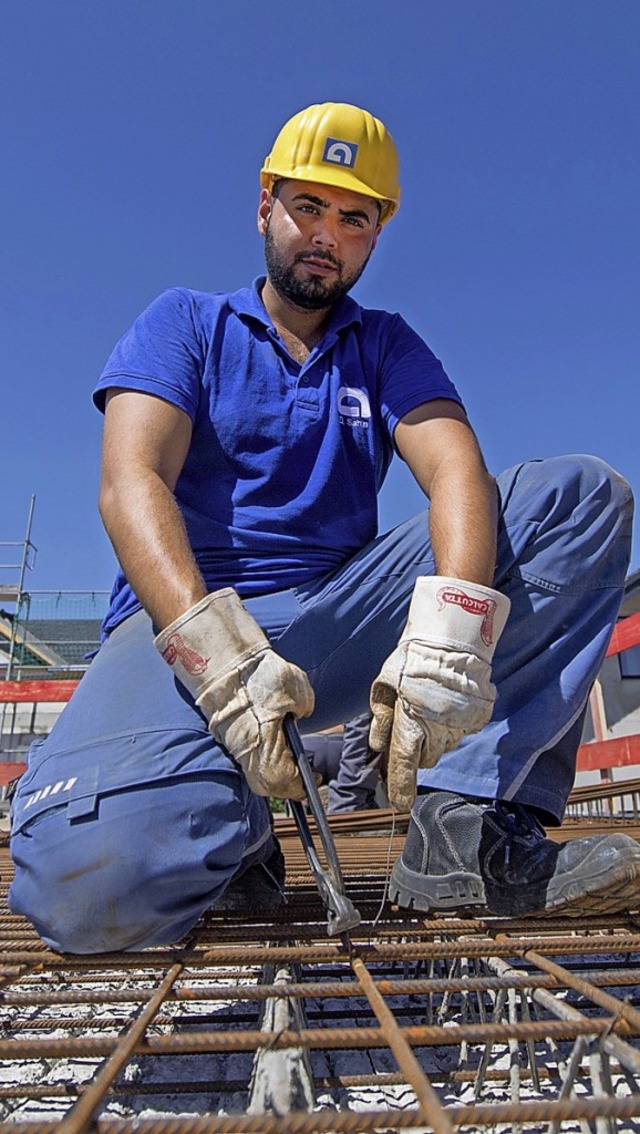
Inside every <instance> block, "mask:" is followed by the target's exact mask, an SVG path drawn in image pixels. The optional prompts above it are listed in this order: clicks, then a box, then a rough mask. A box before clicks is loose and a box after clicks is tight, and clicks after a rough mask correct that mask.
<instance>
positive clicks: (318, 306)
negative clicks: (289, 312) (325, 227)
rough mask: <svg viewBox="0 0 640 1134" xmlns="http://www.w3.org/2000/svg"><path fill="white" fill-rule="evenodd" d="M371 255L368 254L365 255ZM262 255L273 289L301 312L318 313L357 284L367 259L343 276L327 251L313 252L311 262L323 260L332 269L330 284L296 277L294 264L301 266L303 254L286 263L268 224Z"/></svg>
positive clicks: (321, 279)
mask: <svg viewBox="0 0 640 1134" xmlns="http://www.w3.org/2000/svg"><path fill="white" fill-rule="evenodd" d="M370 255H371V253H369V256H370ZM264 256H265V261H266V264H267V273H268V275H269V279H270V280H271V283H272V285H273V287H274V288H275V290H276V291H277V292H278V294H279V295H281V296H282V297H283V298H284V299H287V300H288V301H289V303H293V304H294V305H295V306H296V307H302V308H303V309H304V310H305V311H321V310H322V309H323V308H325V307H332V306H333V304H334V303H337V302H338V300H339V299H342V297H343V295H346V294H347V292H349V291H351V288H352V287H353V286H354V285H355V284H356V283H357V282H358V280H359V279H360V276H361V275H362V273H363V272H364V270H365V268H366V266H367V264H368V263H369V256H367V258H366V259H365V260H364V262H363V263H362V264H361V265H360V267H359V268H358V269H357V270H356V271H355V272H352V273H351V275H350V276H345V275H344V265H343V263H342V261H341V260H338V259H337V258H336V257H335V256H332V255H331V253H330V252H314V253H313V258H314V259H315V260H324V261H326V263H328V264H331V266H332V267H333V268H335V270H336V277H337V278H336V279H334V280H333V281H332V282H329V281H328V280H326V279H324V278H323V277H321V276H314V275H311V274H310V275H308V276H306V277H305V278H299V277H298V276H297V275H296V273H295V267H296V264H300V263H304V260H305V258H306V254H305V253H304V252H299V253H298V255H297V256H294V258H293V261H292V263H290V264H288V263H287V262H286V260H285V259H284V257H283V256H282V255H281V253H280V250H279V248H278V247H277V245H276V242H275V240H274V238H273V236H272V234H271V232H270V225H268V226H267V231H266V233H265V238H264Z"/></svg>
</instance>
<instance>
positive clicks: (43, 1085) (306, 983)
mask: <svg viewBox="0 0 640 1134" xmlns="http://www.w3.org/2000/svg"><path fill="white" fill-rule="evenodd" d="M598 822H600V820H598ZM617 822H618V826H620V825H621V824H624V822H625V820H624V819H622V820H618V821H617ZM633 822H635V818H634V817H632V818H631V820H630V821H629V824H628V825H627V826H625V829H630V827H631V824H633ZM590 823H591V820H589V819H588V818H587V819H586V820H585V821H584V822H583V821H582V820H579V821H578V820H572V825H571V833H572V834H573V833H574V830H575V833H577V834H582V833H584V829H585V824H586V827H587V829H589V830H593V824H591V826H589V824H590ZM278 826H279V831H280V833H281V835H282V838H283V846H284V851H285V858H286V860H287V868H288V893H289V904H288V905H287V906H286V907H285V908H284V910H282V911H281V912H279V913H278V914H277V915H276V916H275V917H274V916H273V915H269V916H267V915H262V916H261V914H260V911H251V913H247V914H246V915H245V916H240V915H238V916H237V917H234V916H231V915H229V914H228V913H225V915H224V917H222V916H220V915H217V914H216V913H215V912H214V911H213V912H211V913H210V914H209V915H208V916H207V917H206V918H204V919H203V920H202V921H201V922H200V923H199V924H198V926H197V927H196V929H195V930H194V931H193V932H192V933H191V934H190V936H189V937H188V939H187V940H185V941H184V942H182V943H180V945H179V946H177V947H175V948H167V949H151V950H146V951H144V952H143V953H140V954H130V953H127V954H118V955H116V954H113V955H105V956H101V957H79V956H74V957H72V956H64V957H61V956H59V955H58V954H56V953H54V952H52V951H51V950H49V949H47V948H46V947H45V946H44V945H43V944H42V942H40V940H39V939H38V937H37V936H36V934H35V933H34V931H33V930H32V929H31V927H30V926H29V925H28V924H27V923H26V922H25V921H24V920H23V919H21V918H19V917H16V916H14V915H11V914H10V913H9V912H8V910H7V909H6V900H5V895H6V883H7V880H8V878H9V876H10V864H9V860H8V854H7V852H6V849H4V850H2V849H0V874H1V876H2V880H3V882H2V887H0V890H1V892H0V899H1V901H2V903H3V904H2V905H1V906H0V943H1V944H2V951H1V953H0V1021H1V1022H2V1029H1V1030H0V1134H9V1132H11V1134H20V1132H21V1131H24V1132H25V1134H53V1132H54V1131H55V1134H84V1132H85V1131H89V1130H96V1129H97V1130H98V1131H100V1132H103V1134H134V1131H135V1132H136V1134H239V1132H240V1131H243V1132H245V1131H246V1132H247V1134H251V1132H255V1134H276V1131H277V1132H278V1134H307V1132H309V1134H311V1131H314V1132H315V1131H323V1130H327V1131H329V1130H331V1131H336V1132H338V1131H344V1132H345V1134H346V1132H351V1131H354V1132H355V1131H358V1134H378V1131H380V1132H382V1131H383V1130H392V1129H396V1128H397V1129H404V1128H416V1127H417V1128H419V1129H423V1130H434V1131H442V1132H447V1131H453V1130H459V1129H460V1130H465V1131H466V1130H473V1131H490V1130H491V1131H494V1130H504V1131H507V1130H508V1131H514V1132H516V1134H518V1132H522V1134H529V1132H534V1131H535V1132H537V1131H543V1130H544V1131H549V1132H550V1134H553V1132H554V1131H558V1130H563V1131H564V1130H567V1131H570V1130H576V1131H579V1132H580V1134H584V1132H585V1131H588V1130H594V1131H597V1132H598V1134H601V1132H602V1134H604V1132H606V1134H610V1132H615V1131H619V1132H624V1134H631V1132H635V1131H638V1132H640V1039H639V1037H640V992H639V990H640V915H638V914H635V913H631V914H628V915H620V916H609V917H604V916H602V917H596V918H592V919H590V921H589V924H588V926H585V925H583V924H582V922H580V921H576V920H575V919H568V918H562V917H557V916H556V917H547V918H540V919H539V918H520V919H517V920H515V919H514V920H505V919H500V918H491V917H485V918H478V919H473V918H459V917H453V916H452V917H439V918H433V919H429V918H425V917H423V916H422V915H418V914H416V913H412V912H409V911H403V910H398V909H393V908H391V907H390V906H389V905H388V904H387V903H384V901H383V895H384V890H385V878H384V875H385V872H386V866H387V862H388V858H389V847H390V835H391V824H390V817H389V816H388V815H387V814H381V813H377V814H376V813H371V814H370V815H369V816H354V817H349V818H341V819H340V820H339V821H337V822H336V821H334V822H332V826H333V829H334V834H335V836H336V840H337V844H338V850H339V854H340V859H341V862H342V863H343V866H344V873H345V875H346V878H347V889H348V892H349V896H350V897H351V899H352V901H353V902H354V903H355V904H356V905H357V906H358V908H359V909H360V911H361V913H362V915H363V921H362V924H361V926H359V927H358V929H357V930H355V931H354V932H353V933H352V941H353V946H354V950H353V956H352V957H351V958H350V957H349V956H348V955H347V953H346V951H345V949H344V947H343V945H342V943H341V942H340V941H335V940H329V939H328V937H327V934H326V911H325V910H324V908H323V907H322V905H321V903H320V901H319V898H318V895H317V892H316V890H315V887H314V885H313V882H312V880H311V878H310V875H309V872H308V868H307V867H306V864H305V861H304V855H303V854H302V850H301V847H300V846H299V844H298V842H297V837H296V835H295V832H294V831H293V830H292V825H291V823H290V822H289V821H287V820H285V821H280V822H279V823H278ZM403 837H404V834H403V828H402V825H398V826H397V827H396V831H395V833H394V836H393V841H392V846H391V851H392V854H395V853H398V852H399V850H400V849H401V846H402V841H403ZM265 966H269V969H268V971H266V970H265ZM261 1072H262V1079H261ZM279 1079H280V1080H282V1082H281V1083H280V1084H279V1085H280V1086H281V1087H283V1090H282V1091H280V1092H278V1091H274V1090H273V1089H272V1088H273V1087H274V1083H275V1085H276V1086H277V1085H278V1080H279ZM294 1080H295V1081H296V1082H295V1083H294ZM261 1082H262V1086H261ZM265 1084H266V1088H265ZM292 1084H293V1086H292ZM294 1087H295V1089H294ZM284 1088H287V1089H284ZM282 1100H284V1102H283V1101H282ZM279 1107H282V1109H281V1110H279V1109H278V1108H279ZM260 1111H262V1112H260Z"/></svg>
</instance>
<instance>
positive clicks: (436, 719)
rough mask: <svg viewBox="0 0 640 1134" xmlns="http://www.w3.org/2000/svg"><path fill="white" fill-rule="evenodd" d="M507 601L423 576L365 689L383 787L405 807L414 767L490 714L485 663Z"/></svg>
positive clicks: (432, 759)
mask: <svg viewBox="0 0 640 1134" xmlns="http://www.w3.org/2000/svg"><path fill="white" fill-rule="evenodd" d="M510 607H511V603H510V601H509V599H508V598H507V597H506V595H502V594H500V592H499V591H494V590H491V589H490V588H489V587H482V586H480V585H479V584H477V583H467V582H465V581H464V580H463V579H447V578H444V577H443V576H440V575H434V576H427V575H422V576H420V577H419V578H418V579H416V583H415V587H414V591H413V597H412V599H411V606H410V607H409V617H408V619H407V624H406V626H405V628H404V631H403V633H402V637H401V638H400V641H399V643H398V645H397V647H396V649H395V650H394V651H393V653H392V654H391V656H390V657H389V658H387V660H386V662H385V663H384V665H383V667H382V669H381V671H380V673H379V674H378V677H377V678H376V680H375V681H374V683H373V685H372V687H371V709H372V712H373V721H372V724H371V733H370V737H369V743H370V745H371V747H372V748H373V749H375V750H376V751H378V752H382V753H384V755H385V756H386V762H387V792H388V795H389V799H390V801H391V803H392V804H393V806H394V807H396V808H397V809H398V810H399V811H410V810H411V807H412V806H413V802H414V800H415V797H416V778H417V771H418V768H431V767H433V765H434V764H436V763H437V762H438V760H439V759H440V757H441V756H442V754H443V753H444V752H448V751H450V749H452V748H456V747H457V745H458V744H459V743H460V741H461V740H462V738H463V736H467V734H468V733H472V732H478V731H479V730H480V729H481V728H484V726H485V725H486V724H488V722H489V721H490V719H491V714H492V712H493V705H494V701H495V696H496V691H495V687H494V686H493V685H492V684H491V662H492V659H493V654H494V650H495V647H496V643H497V641H498V638H499V637H500V635H501V633H502V631H503V629H504V625H505V622H506V621H507V616H508V614H509V610H510Z"/></svg>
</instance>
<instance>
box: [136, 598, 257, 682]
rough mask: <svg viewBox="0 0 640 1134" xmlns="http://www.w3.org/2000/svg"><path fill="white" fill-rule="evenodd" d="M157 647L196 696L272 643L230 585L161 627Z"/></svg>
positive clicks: (156, 642)
mask: <svg viewBox="0 0 640 1134" xmlns="http://www.w3.org/2000/svg"><path fill="white" fill-rule="evenodd" d="M154 645H155V647H156V649H157V650H159V652H160V653H161V654H162V657H163V658H164V660H165V661H166V662H167V665H170V666H171V668H172V670H173V672H174V674H175V676H176V677H177V678H178V680H179V681H181V682H182V684H183V685H185V686H186V687H187V689H188V690H189V691H190V692H191V693H192V694H193V696H194V697H195V698H197V697H198V696H200V694H201V693H202V691H203V690H204V689H205V688H206V687H207V686H208V685H210V683H211V682H212V681H214V680H215V678H216V677H217V676H218V675H219V674H223V673H227V672H228V671H229V670H230V669H232V668H237V667H238V666H239V665H241V664H242V662H244V661H246V660H247V659H248V658H250V657H253V656H255V654H257V653H260V652H262V651H263V650H265V649H268V647H269V641H268V638H267V637H266V635H265V634H264V632H263V631H262V630H261V629H260V627H259V626H258V623H257V622H256V620H255V618H254V617H253V615H251V614H249V611H248V610H247V609H246V607H245V606H243V604H242V602H241V600H240V598H239V597H238V595H237V594H236V592H235V591H234V590H233V588H232V587H224V588H223V589H222V590H219V591H214V592H213V593H212V594H210V595H206V596H205V598H203V599H200V602H197V603H196V604H195V605H194V606H191V607H189V609H188V610H186V611H185V612H184V614H181V615H180V617H179V618H176V620H175V622H171V623H170V624H169V626H166V627H165V629H164V630H161V631H160V633H159V634H158V636H157V637H156V638H155V639H154Z"/></svg>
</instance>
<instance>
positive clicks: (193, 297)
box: [93, 278, 460, 633]
mask: <svg viewBox="0 0 640 1134" xmlns="http://www.w3.org/2000/svg"><path fill="white" fill-rule="evenodd" d="M263 283H264V279H262V278H260V279H258V280H256V281H255V283H254V285H253V287H251V288H242V289H241V290H240V291H237V292H234V293H232V294H223V293H210V292H199V291H190V290H188V289H187V288H172V289H171V290H170V291H166V292H164V293H163V294H162V295H160V296H159V297H158V298H157V299H156V300H154V302H153V303H152V304H151V305H150V306H149V307H148V308H147V310H146V311H144V312H143V313H142V315H140V317H139V318H138V319H137V320H136V322H135V323H134V324H133V326H132V327H131V329H130V330H129V331H127V333H126V334H125V335H124V336H123V338H122V339H121V340H120V342H119V343H118V344H117V346H116V348H115V350H114V351H113V353H112V354H111V357H110V358H109V360H108V362H107V364H106V366H105V369H104V371H103V374H102V376H101V378H100V381H99V383H98V385H97V387H96V390H95V391H94V395H93V397H94V401H95V404H96V405H97V406H98V408H99V409H100V410H103V409H104V401H105V391H106V390H108V389H109V388H110V387H114V386H118V387H123V388H125V389H129V390H138V391H141V392H143V393H148V394H153V395H156V396H157V397H160V398H163V399H164V400H165V401H167V402H171V403H172V404H173V405H175V406H178V407H179V408H180V409H182V410H183V411H184V412H185V413H186V414H188V416H189V418H190V419H191V421H192V423H193V435H192V441H191V446H190V449H189V453H188V456H187V459H186V461H185V464H184V468H183V470H182V473H181V475H180V477H179V480H178V483H177V485H176V489H175V496H176V500H177V502H178V505H179V507H180V510H181V512H182V515H183V517H184V521H185V524H186V528H187V532H188V536H189V540H190V543H191V546H192V548H193V551H194V554H195V557H196V560H197V562H198V565H199V567H200V570H201V572H202V574H203V576H204V579H205V582H206V583H207V586H208V587H209V588H210V589H211V590H216V589H218V588H219V587H223V586H232V587H235V588H236V590H237V591H238V593H239V594H240V595H241V596H243V597H245V598H249V597H253V596H255V595H260V594H263V595H264V594H270V593H272V592H274V591H279V590H284V589H286V588H288V587H295V586H298V585H301V584H303V583H308V582H310V581H312V580H313V579H316V578H318V577H320V576H323V575H325V574H327V573H328V572H330V571H332V570H334V569H335V568H336V567H338V566H339V565H340V564H342V563H344V562H345V560H347V559H348V558H350V556H352V555H353V554H354V553H355V552H356V551H358V550H359V549H360V548H361V547H363V546H364V545H365V544H366V543H368V542H369V541H370V540H371V539H373V538H374V537H375V535H376V534H377V494H378V492H379V491H380V488H381V486H382V483H383V481H384V478H385V475H386V473H387V470H388V468H389V464H390V462H391V458H392V456H393V452H394V448H393V433H394V429H395V427H396V425H397V423H398V421H399V420H400V419H401V418H402V417H403V416H404V415H405V414H407V413H408V412H409V411H410V410H412V409H415V407H416V406H418V405H420V404H421V403H422V402H427V401H430V400H431V399H433V398H450V399H452V400H454V401H456V402H460V397H459V395H458V394H457V392H456V390H455V388H454V386H453V385H452V383H451V382H450V380H449V378H448V377H447V375H446V374H445V371H444V370H443V367H442V365H441V363H440V362H439V361H438V359H437V358H436V357H435V355H434V354H433V353H432V352H431V351H430V350H429V348H428V347H427V346H426V344H425V343H424V342H423V341H422V339H421V338H420V337H419V336H418V335H417V334H416V333H415V331H413V330H412V329H411V328H410V327H409V326H408V325H407V323H405V321H404V320H403V319H402V318H401V317H400V315H392V314H389V313H388V312H386V311H374V310H367V309H365V308H362V307H360V306H359V304H357V303H356V302H355V301H354V300H353V299H351V298H350V297H348V296H346V297H344V298H343V299H342V300H341V301H340V303H339V304H337V306H336V307H335V309H334V311H333V312H332V315H331V320H330V323H329V326H328V328H327V331H326V334H325V336H324V338H323V339H322V341H321V342H320V343H318V345H317V346H316V347H314V349H313V350H312V352H311V354H310V355H309V357H308V359H307V360H306V362H305V363H304V364H303V365H300V364H299V363H297V362H295V361H294V360H293V359H292V358H291V357H290V355H289V353H288V351H287V349H286V347H285V346H284V344H283V343H282V342H281V340H280V338H279V337H278V334H277V331H276V330H275V328H274V326H273V324H272V322H271V320H270V318H269V316H268V314H267V312H266V310H265V308H264V306H263V303H262V300H261V298H260V293H261V290H262V285H263ZM139 606H140V604H139V602H138V600H137V599H136V596H135V595H134V593H133V592H132V590H131V588H130V587H129V584H128V583H127V581H126V579H125V577H124V575H123V574H122V572H119V573H118V576H117V578H116V581H115V584H114V589H113V592H112V596H111V604H110V609H109V612H108V614H107V617H106V620H105V623H104V630H105V633H109V632H110V631H111V630H112V629H113V628H114V626H116V625H117V624H118V623H119V622H121V621H122V619H123V618H126V617H128V615H130V614H132V613H133V612H134V611H135V610H138V609H139Z"/></svg>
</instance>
